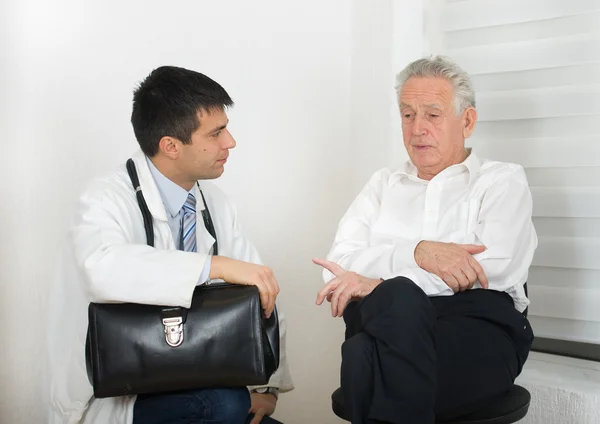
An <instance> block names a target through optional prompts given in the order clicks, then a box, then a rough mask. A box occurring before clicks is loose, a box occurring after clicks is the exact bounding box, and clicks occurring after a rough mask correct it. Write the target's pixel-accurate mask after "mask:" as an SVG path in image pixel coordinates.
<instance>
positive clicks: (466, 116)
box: [462, 107, 477, 138]
mask: <svg viewBox="0 0 600 424" xmlns="http://www.w3.org/2000/svg"><path fill="white" fill-rule="evenodd" d="M476 122H477V110H475V108H474V107H470V108H467V110H465V111H464V112H463V129H462V130H463V137H464V138H469V137H470V136H471V134H473V131H474V130H475V123H476Z"/></svg>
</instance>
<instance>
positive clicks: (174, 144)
mask: <svg viewBox="0 0 600 424" xmlns="http://www.w3.org/2000/svg"><path fill="white" fill-rule="evenodd" d="M180 149H181V142H180V141H179V140H177V139H176V138H174V137H169V136H165V137H163V138H161V139H160V141H159V142H158V151H159V153H162V154H163V155H165V156H166V157H168V158H169V159H177V157H178V156H179V154H180Z"/></svg>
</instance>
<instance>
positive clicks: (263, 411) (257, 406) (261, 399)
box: [248, 393, 277, 424]
mask: <svg viewBox="0 0 600 424" xmlns="http://www.w3.org/2000/svg"><path fill="white" fill-rule="evenodd" d="M276 405H277V397H276V396H275V395H274V394H272V393H251V394H250V410H249V411H248V413H249V414H254V418H252V421H250V424H259V423H260V422H261V421H262V419H263V418H264V417H265V416H269V415H271V414H273V412H275V406H276Z"/></svg>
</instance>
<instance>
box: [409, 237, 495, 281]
mask: <svg viewBox="0 0 600 424" xmlns="http://www.w3.org/2000/svg"><path fill="white" fill-rule="evenodd" d="M484 250H485V246H478V245H475V244H455V243H442V242H437V241H426V240H424V241H421V242H420V243H419V244H417V247H416V248H415V261H416V262H417V265H419V267H421V268H423V269H424V270H425V271H428V272H431V273H432V274H435V275H437V276H438V277H440V278H441V279H442V280H444V282H445V283H446V284H447V285H448V287H450V288H451V289H452V291H454V293H456V292H459V291H465V290H468V289H470V288H472V287H473V285H474V284H475V282H476V281H477V280H479V283H480V284H481V287H483V288H484V289H487V288H488V279H487V277H486V275H485V273H484V272H483V268H482V267H481V264H480V263H479V262H477V261H476V260H475V259H474V258H473V255H476V254H478V253H481V252H483V251H484Z"/></svg>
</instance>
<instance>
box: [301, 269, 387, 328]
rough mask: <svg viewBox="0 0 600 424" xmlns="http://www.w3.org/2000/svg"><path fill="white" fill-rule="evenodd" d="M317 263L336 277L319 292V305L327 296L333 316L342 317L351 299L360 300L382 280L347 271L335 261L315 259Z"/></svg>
mask: <svg viewBox="0 0 600 424" xmlns="http://www.w3.org/2000/svg"><path fill="white" fill-rule="evenodd" d="M313 262H314V263H315V264H317V265H320V266H322V267H323V268H325V269H327V270H328V271H330V272H331V273H332V274H333V275H335V278H334V279H333V280H331V281H330V282H328V283H327V284H325V286H323V288H322V289H321V290H320V291H319V293H318V294H317V305H321V304H322V303H323V301H324V300H325V299H326V298H327V300H328V301H329V302H331V316H333V317H341V316H342V315H343V314H344V309H346V306H347V305H348V303H349V302H350V301H351V300H359V299H362V298H363V297H365V296H367V295H369V294H370V293H371V292H372V291H373V289H375V287H377V286H378V285H379V284H381V280H379V279H374V278H367V277H363V276H362V275H359V274H357V273H356V272H351V271H346V270H345V269H344V268H342V267H341V266H339V265H338V264H336V263H335V262H331V261H326V260H325V259H313Z"/></svg>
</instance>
